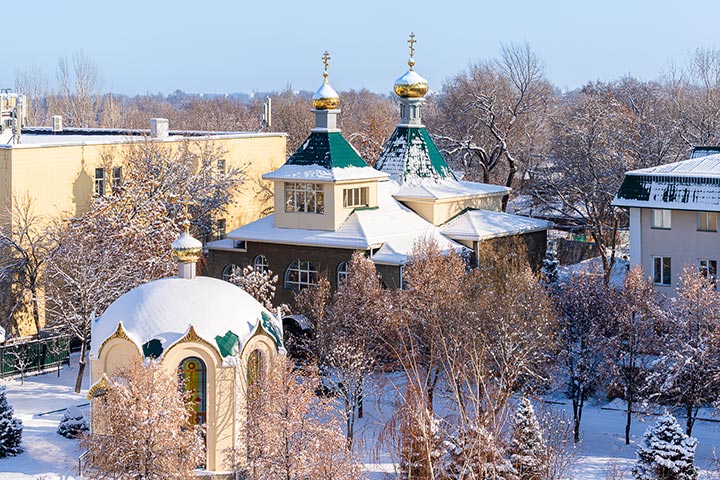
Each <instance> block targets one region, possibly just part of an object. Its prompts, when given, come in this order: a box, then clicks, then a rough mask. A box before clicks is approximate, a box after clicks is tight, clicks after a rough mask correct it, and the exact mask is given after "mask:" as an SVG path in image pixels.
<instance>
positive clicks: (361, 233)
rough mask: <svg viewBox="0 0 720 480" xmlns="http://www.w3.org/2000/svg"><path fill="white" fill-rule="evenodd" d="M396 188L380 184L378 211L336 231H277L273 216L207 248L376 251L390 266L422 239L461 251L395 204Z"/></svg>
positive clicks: (402, 260) (354, 216)
mask: <svg viewBox="0 0 720 480" xmlns="http://www.w3.org/2000/svg"><path fill="white" fill-rule="evenodd" d="M397 188H398V185H397V183H395V182H393V181H387V182H381V183H379V184H378V203H379V205H378V208H376V209H367V210H356V211H355V212H353V213H352V214H351V215H350V216H349V217H348V219H347V220H345V222H344V223H343V224H342V225H341V226H340V228H338V230H336V231H326V230H309V229H301V228H276V227H275V226H274V225H273V221H274V216H273V215H270V216H267V217H265V218H261V219H260V220H257V221H255V222H253V223H250V224H248V225H245V226H243V227H240V228H237V229H235V230H233V231H232V232H230V233H229V234H228V236H227V237H228V238H227V239H226V240H220V241H217V242H212V243H209V244H208V248H210V249H225V248H231V247H232V240H246V241H255V242H267V243H281V244H291V245H308V246H316V247H333V248H348V249H357V250H368V249H372V248H379V250H378V251H377V252H375V253H374V254H373V261H374V262H375V263H380V264H389V265H402V264H403V263H405V261H406V260H407V256H408V255H410V253H411V252H412V249H413V246H414V244H415V242H416V241H417V240H418V239H420V238H423V237H431V238H433V239H435V240H436V241H437V242H438V244H439V246H440V248H441V249H442V250H444V251H447V250H460V249H462V248H463V247H462V246H461V245H459V244H457V243H455V242H453V241H452V240H450V239H448V238H447V237H445V236H443V235H442V234H441V233H440V230H439V229H438V227H436V226H434V225H433V224H431V223H429V222H427V221H425V220H424V219H423V218H422V217H420V216H419V215H417V214H416V213H414V212H413V211H412V210H410V209H408V208H407V207H405V206H403V205H402V204H400V203H399V202H398V201H397V200H395V199H394V198H393V197H392V192H393V191H394V190H396V189H397Z"/></svg>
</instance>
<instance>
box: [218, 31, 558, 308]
mask: <svg viewBox="0 0 720 480" xmlns="http://www.w3.org/2000/svg"><path fill="white" fill-rule="evenodd" d="M409 43H410V60H409V61H408V65H409V70H408V71H407V72H406V73H405V74H404V75H403V76H401V77H400V78H399V79H398V80H397V81H396V82H395V85H394V91H395V93H396V95H397V98H398V101H399V104H400V122H399V123H398V124H397V127H396V129H395V131H394V133H393V134H392V136H391V137H390V138H389V139H388V141H387V142H386V144H385V147H384V150H383V152H382V154H381V155H380V158H379V159H378V160H377V162H376V163H375V167H374V168H373V167H371V166H370V165H369V164H368V163H367V162H366V161H365V160H364V159H362V158H361V157H360V155H359V154H358V153H357V151H356V150H355V149H354V148H353V147H352V145H350V144H349V143H348V142H347V140H345V138H344V137H343V136H342V134H341V132H340V130H339V129H338V128H337V116H338V114H339V113H340V110H339V106H340V98H339V95H338V94H337V93H336V92H335V90H334V89H333V88H332V87H331V86H330V85H329V83H328V72H327V68H328V60H329V55H328V54H327V52H325V56H324V57H323V61H324V64H325V71H324V73H323V76H324V82H323V84H322V85H321V87H320V88H319V89H318V90H317V91H316V92H315V94H314V96H313V109H312V112H313V113H314V114H315V128H313V129H312V131H311V132H310V135H309V136H308V138H307V139H306V140H305V142H303V144H302V145H301V146H300V147H299V148H298V150H297V151H296V152H295V153H293V154H292V155H291V156H290V158H288V160H287V162H285V164H284V165H283V166H281V167H280V168H279V169H277V170H275V171H273V172H270V173H267V174H265V175H263V178H264V179H266V180H270V181H272V182H273V183H274V195H275V202H274V205H275V210H274V214H273V215H269V216H267V217H265V218H261V219H260V220H257V221H255V222H252V223H250V224H248V225H245V226H243V227H240V228H237V229H235V230H233V231H231V232H230V233H229V234H228V235H227V238H226V239H224V240H220V241H216V242H211V243H209V244H208V269H209V272H210V275H212V276H216V277H218V278H224V279H227V278H229V277H230V276H231V275H232V274H233V273H234V272H236V271H238V270H242V268H243V267H245V266H248V265H251V266H253V267H255V268H256V269H261V270H266V269H270V270H272V271H273V272H275V273H277V274H278V275H279V277H280V281H279V285H278V289H277V294H276V301H278V302H281V303H292V292H293V291H296V290H299V289H302V288H304V287H308V286H311V285H314V284H315V283H316V282H317V280H318V278H319V276H320V275H325V276H327V278H328V279H329V280H330V283H331V285H332V287H333V288H336V287H337V285H338V283H339V282H340V281H341V280H342V279H343V278H344V277H345V276H346V275H347V262H348V261H349V259H350V257H351V255H352V253H353V252H354V251H358V250H359V251H363V252H366V254H367V256H368V257H369V258H370V259H371V260H372V261H373V262H374V264H375V266H376V269H377V271H378V273H379V274H380V276H381V278H382V280H383V282H384V284H385V285H386V286H387V287H389V288H402V284H403V279H402V277H403V265H404V264H405V263H406V262H407V260H408V257H409V255H410V254H411V253H412V250H413V246H414V245H415V243H416V242H417V241H418V240H420V239H422V238H430V239H432V240H434V241H435V242H437V244H438V245H439V247H440V249H441V250H443V251H451V250H454V251H459V252H460V251H462V252H465V253H467V254H468V255H469V256H470V257H472V258H473V261H474V262H475V263H476V264H477V262H478V258H477V253H478V252H479V245H480V243H481V242H487V241H495V240H496V239H499V238H509V237H513V236H519V237H520V238H522V240H523V241H524V242H525V243H526V245H527V246H528V251H529V252H530V253H531V254H533V255H534V256H536V257H537V259H536V260H537V261H538V262H539V261H540V259H541V258H542V255H543V254H544V252H545V244H546V239H547V229H548V228H549V226H550V224H549V223H548V222H545V221H540V220H536V219H532V218H527V217H521V216H517V215H510V214H507V213H504V212H502V211H501V206H502V198H503V197H504V196H505V195H507V194H508V193H509V192H510V189H509V188H507V187H503V186H497V185H490V184H484V183H475V182H466V181H463V180H462V179H461V178H460V177H459V175H458V174H456V173H455V172H453V171H452V170H451V169H450V167H449V166H448V164H447V163H446V161H445V159H444V158H443V157H442V155H441V154H440V151H439V150H438V148H437V146H436V145H435V143H434V142H433V140H432V138H431V137H430V134H429V133H428V132H427V130H426V128H425V126H424V125H423V123H422V117H421V108H422V105H423V103H424V101H425V100H424V96H425V94H426V93H427V92H428V84H427V81H426V80H425V79H424V78H423V77H421V76H420V75H419V74H418V73H417V72H416V71H415V70H414V65H415V61H414V59H413V53H414V48H413V45H414V43H415V40H414V35H411V38H410V41H409Z"/></svg>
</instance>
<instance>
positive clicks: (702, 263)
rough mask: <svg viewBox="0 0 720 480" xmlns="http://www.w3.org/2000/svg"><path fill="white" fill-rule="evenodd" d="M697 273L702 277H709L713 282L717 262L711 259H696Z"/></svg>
mask: <svg viewBox="0 0 720 480" xmlns="http://www.w3.org/2000/svg"><path fill="white" fill-rule="evenodd" d="M697 266H698V271H699V272H700V273H701V274H702V275H704V276H710V278H712V279H713V281H715V280H717V260H713V259H711V258H698V259H697Z"/></svg>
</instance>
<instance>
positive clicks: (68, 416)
mask: <svg viewBox="0 0 720 480" xmlns="http://www.w3.org/2000/svg"><path fill="white" fill-rule="evenodd" d="M89 430H90V426H89V425H88V422H87V420H85V416H84V415H83V413H82V412H81V411H80V409H79V408H77V407H70V408H68V409H67V410H65V414H64V415H63V417H62V420H60V425H58V429H57V433H58V435H62V436H63V437H65V438H77V437H79V436H80V435H81V434H82V433H83V432H87V431H89Z"/></svg>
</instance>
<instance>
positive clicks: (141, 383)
mask: <svg viewBox="0 0 720 480" xmlns="http://www.w3.org/2000/svg"><path fill="white" fill-rule="evenodd" d="M190 402H191V399H190V397H189V395H188V393H187V392H183V391H182V387H181V385H180V384H179V382H178V377H177V375H175V374H174V372H167V371H166V370H165V367H164V366H162V365H160V364H159V363H156V362H153V361H149V362H148V363H146V364H143V363H142V361H141V360H140V359H137V360H135V361H134V362H132V363H130V364H129V365H128V366H126V367H123V368H122V369H120V370H119V371H118V372H117V374H116V375H114V376H113V378H111V379H110V381H109V387H108V389H107V392H106V393H105V394H104V395H102V396H101V397H98V398H95V399H94V400H93V417H94V425H95V428H94V429H93V431H92V433H90V434H89V435H88V436H86V437H84V438H83V439H82V444H83V446H84V447H85V448H87V450H88V456H87V469H88V470H89V471H90V472H91V473H92V475H93V478H98V479H102V478H117V479H137V478H143V479H148V480H151V479H157V480H160V479H164V478H179V479H191V478H195V474H194V472H193V470H195V468H197V466H198V465H200V464H201V463H202V462H203V457H204V455H203V454H204V446H203V440H202V435H201V433H200V432H199V431H198V428H197V427H194V426H193V425H192V423H191V419H192V415H191V406H190V405H189V403H190Z"/></svg>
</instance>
